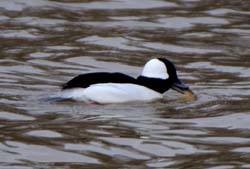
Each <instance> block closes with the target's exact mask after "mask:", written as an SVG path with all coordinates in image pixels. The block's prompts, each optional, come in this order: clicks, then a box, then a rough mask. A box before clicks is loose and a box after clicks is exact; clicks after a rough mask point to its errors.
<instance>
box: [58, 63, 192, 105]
mask: <svg viewBox="0 0 250 169" xmlns="http://www.w3.org/2000/svg"><path fill="white" fill-rule="evenodd" d="M170 88H172V89H174V90H177V89H178V90H177V91H179V92H181V91H182V90H189V88H188V86H186V85H185V84H183V83H182V82H181V81H180V80H179V79H178V77H177V74H176V70H175V67H174V65H173V64H172V62H170V61H169V60H167V59H164V58H158V59H152V60H150V61H148V62H147V63H146V65H145V66H144V68H143V71H142V74H141V75H140V76H138V77H137V78H133V77H131V76H128V75H125V74H123V73H108V72H98V73H87V74H82V75H78V76H76V77H75V78H73V79H72V80H70V81H69V82H67V83H66V84H64V85H63V87H62V91H61V92H60V93H59V94H57V95H55V96H54V98H56V99H57V100H65V99H70V100H77V101H83V102H86V103H98V104H109V103H124V102H135V101H140V102H150V101H153V100H157V99H161V98H163V93H164V92H166V91H167V90H169V89H170Z"/></svg>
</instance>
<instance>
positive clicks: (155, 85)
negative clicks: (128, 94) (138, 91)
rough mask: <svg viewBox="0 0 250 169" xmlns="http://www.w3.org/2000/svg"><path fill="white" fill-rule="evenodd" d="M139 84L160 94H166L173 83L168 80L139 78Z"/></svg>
mask: <svg viewBox="0 0 250 169" xmlns="http://www.w3.org/2000/svg"><path fill="white" fill-rule="evenodd" d="M136 81H137V84H139V85H142V86H145V87H147V88H150V89H152V90H154V91H156V92H158V93H162V94H163V93H164V92H166V91H167V90H168V89H170V87H171V85H170V84H171V83H170V82H169V80H168V79H166V80H164V79H159V78H149V77H145V76H139V77H138V78H137V80H136Z"/></svg>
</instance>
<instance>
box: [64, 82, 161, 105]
mask: <svg viewBox="0 0 250 169" xmlns="http://www.w3.org/2000/svg"><path fill="white" fill-rule="evenodd" d="M61 97H62V98H67V99H74V100H79V101H85V102H97V103H100V104H108V103H123V102H132V101H145V102H148V101H152V100H156V99H160V98H162V95H161V94H160V93H158V92H155V91H153V90H151V89H149V88H146V87H144V86H140V85H136V84H128V83H124V84H119V83H103V84H95V85H91V86H90V87H88V88H85V89H84V88H75V89H69V90H64V91H62V93H61Z"/></svg>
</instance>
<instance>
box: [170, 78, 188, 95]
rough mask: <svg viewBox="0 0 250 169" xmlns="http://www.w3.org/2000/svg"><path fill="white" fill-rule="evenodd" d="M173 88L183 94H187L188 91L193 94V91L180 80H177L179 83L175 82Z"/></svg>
mask: <svg viewBox="0 0 250 169" xmlns="http://www.w3.org/2000/svg"><path fill="white" fill-rule="evenodd" d="M171 88H172V89H173V90H175V91H177V92H179V93H181V94H185V93H186V92H187V91H188V92H191V93H192V91H191V90H190V89H189V87H188V85H186V84H184V83H182V82H181V81H180V80H177V82H175V83H174V84H173V85H172V86H171Z"/></svg>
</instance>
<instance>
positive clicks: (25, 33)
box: [0, 29, 40, 39]
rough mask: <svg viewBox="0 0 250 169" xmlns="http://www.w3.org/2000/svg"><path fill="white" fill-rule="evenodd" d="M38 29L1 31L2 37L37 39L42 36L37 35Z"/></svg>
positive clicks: (0, 35)
mask: <svg viewBox="0 0 250 169" xmlns="http://www.w3.org/2000/svg"><path fill="white" fill-rule="evenodd" d="M35 33H36V30H35V29H30V30H6V31H1V33H0V37H2V38H24V39H36V38H40V36H37V35H35Z"/></svg>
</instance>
